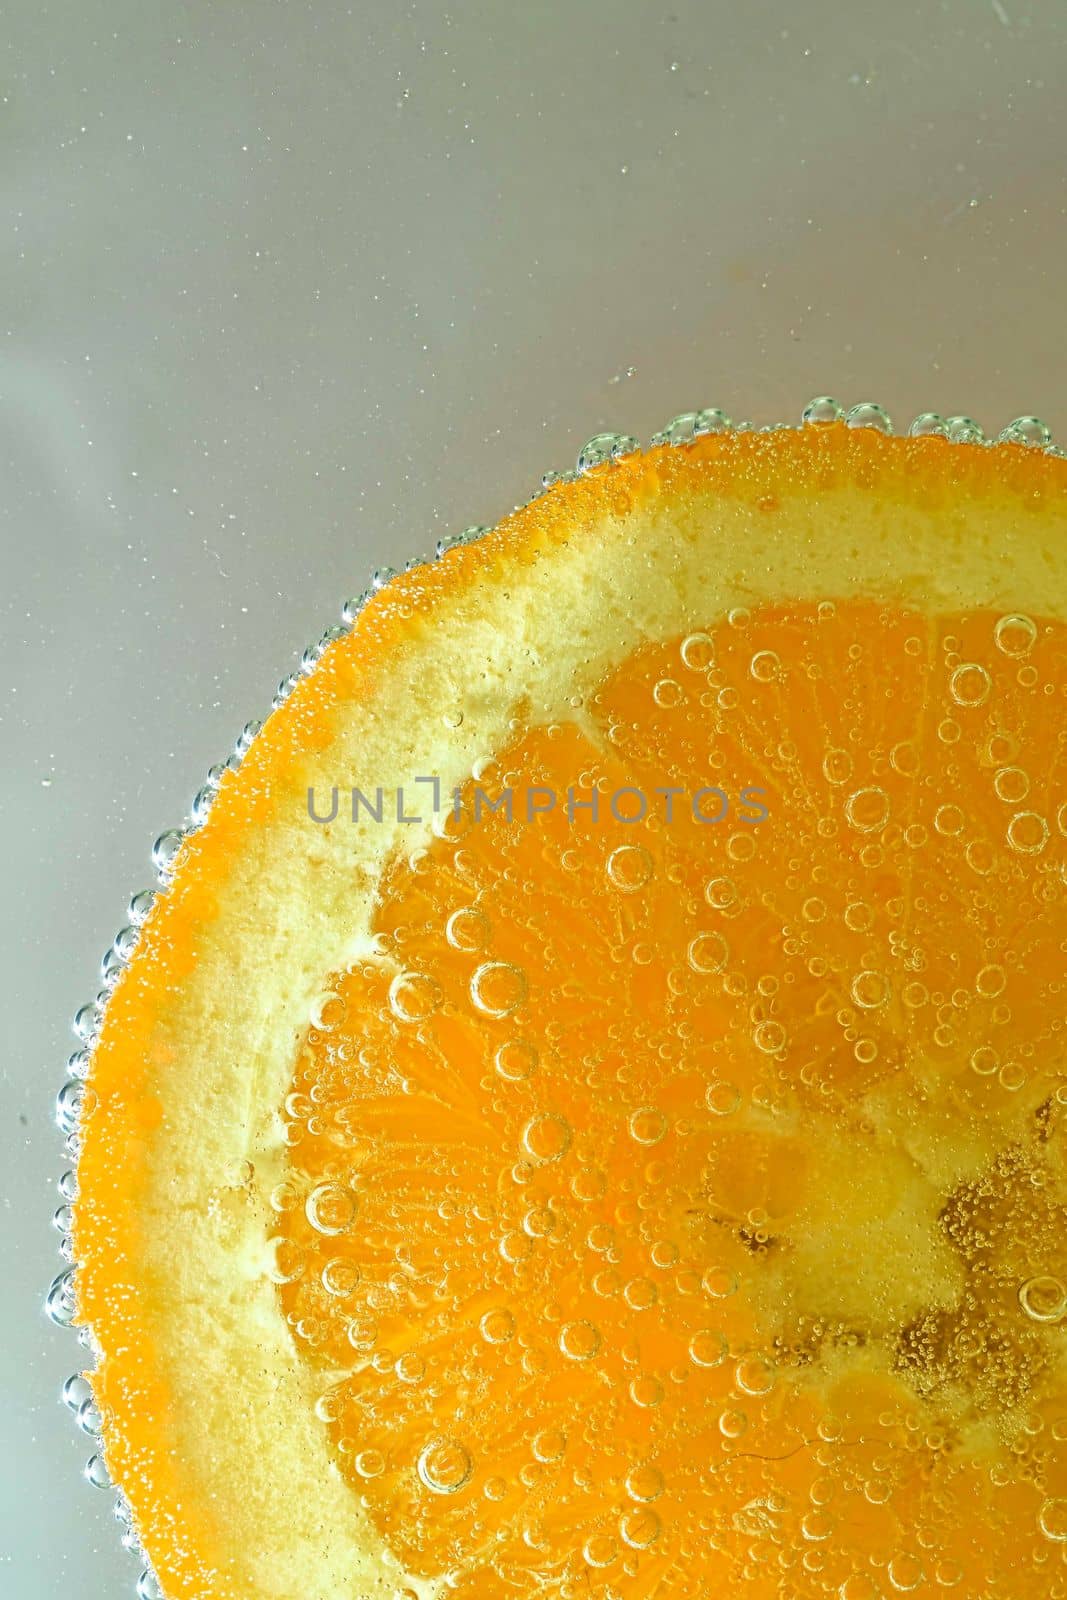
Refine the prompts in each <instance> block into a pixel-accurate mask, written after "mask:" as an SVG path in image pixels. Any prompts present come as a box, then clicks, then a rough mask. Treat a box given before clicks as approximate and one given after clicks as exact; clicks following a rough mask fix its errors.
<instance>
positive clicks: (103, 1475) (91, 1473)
mask: <svg viewBox="0 0 1067 1600" xmlns="http://www.w3.org/2000/svg"><path fill="white" fill-rule="evenodd" d="M82 1476H83V1477H84V1478H85V1481H86V1483H91V1484H92V1486H93V1488H94V1489H110V1488H111V1474H110V1472H108V1470H107V1463H106V1461H105V1460H104V1458H103V1456H102V1455H95V1456H90V1457H89V1459H88V1461H87V1462H86V1463H85V1466H84V1467H83V1468H82Z"/></svg>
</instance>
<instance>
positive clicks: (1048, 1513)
mask: <svg viewBox="0 0 1067 1600" xmlns="http://www.w3.org/2000/svg"><path fill="white" fill-rule="evenodd" d="M1037 1525H1038V1527H1039V1528H1040V1529H1041V1532H1042V1533H1043V1534H1044V1536H1045V1538H1046V1539H1051V1540H1052V1542H1053V1543H1054V1544H1067V1500H1061V1499H1049V1500H1045V1501H1043V1502H1042V1505H1041V1509H1040V1511H1039V1512H1038V1514H1037Z"/></svg>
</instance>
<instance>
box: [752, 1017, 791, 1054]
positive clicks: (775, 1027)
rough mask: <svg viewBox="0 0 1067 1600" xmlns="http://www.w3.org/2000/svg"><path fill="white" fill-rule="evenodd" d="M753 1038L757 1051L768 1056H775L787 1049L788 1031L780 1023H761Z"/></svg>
mask: <svg viewBox="0 0 1067 1600" xmlns="http://www.w3.org/2000/svg"><path fill="white" fill-rule="evenodd" d="M752 1038H753V1041H754V1043H755V1046H756V1049H757V1050H761V1051H762V1052H763V1054H764V1055H766V1056H773V1055H777V1053H778V1051H779V1050H782V1049H784V1048H785V1044H786V1031H785V1029H784V1028H783V1027H782V1024H781V1023H780V1022H761V1023H759V1024H758V1026H757V1028H756V1030H755V1032H754V1033H753V1035H752Z"/></svg>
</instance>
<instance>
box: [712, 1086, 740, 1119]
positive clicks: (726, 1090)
mask: <svg viewBox="0 0 1067 1600" xmlns="http://www.w3.org/2000/svg"><path fill="white" fill-rule="evenodd" d="M704 1104H705V1105H706V1106H707V1108H708V1110H709V1111H713V1112H714V1113H715V1115H716V1116H717V1117H728V1116H730V1115H731V1114H732V1113H733V1112H734V1111H736V1110H737V1108H738V1106H739V1105H740V1104H741V1091H740V1089H739V1088H738V1087H737V1085H736V1083H728V1082H727V1081H726V1080H725V1079H717V1080H716V1081H715V1082H714V1083H709V1084H708V1087H707V1089H706V1090H705V1091H704Z"/></svg>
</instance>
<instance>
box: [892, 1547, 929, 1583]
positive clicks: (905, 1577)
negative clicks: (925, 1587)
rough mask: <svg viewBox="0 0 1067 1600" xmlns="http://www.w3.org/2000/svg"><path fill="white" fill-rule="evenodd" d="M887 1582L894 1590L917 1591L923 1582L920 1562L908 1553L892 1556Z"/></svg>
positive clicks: (916, 1557)
mask: <svg viewBox="0 0 1067 1600" xmlns="http://www.w3.org/2000/svg"><path fill="white" fill-rule="evenodd" d="M888 1572H889V1581H890V1583H891V1584H892V1585H893V1588H894V1589H901V1590H903V1591H907V1590H909V1589H917V1588H918V1587H919V1585H920V1583H922V1581H923V1569H922V1562H921V1561H920V1560H919V1558H918V1556H913V1555H911V1554H910V1552H905V1553H904V1554H902V1555H898V1556H894V1557H893V1559H892V1560H891V1561H890V1563H889V1567H888Z"/></svg>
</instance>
